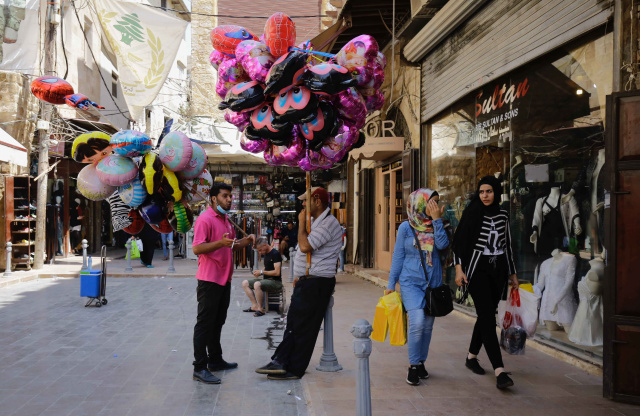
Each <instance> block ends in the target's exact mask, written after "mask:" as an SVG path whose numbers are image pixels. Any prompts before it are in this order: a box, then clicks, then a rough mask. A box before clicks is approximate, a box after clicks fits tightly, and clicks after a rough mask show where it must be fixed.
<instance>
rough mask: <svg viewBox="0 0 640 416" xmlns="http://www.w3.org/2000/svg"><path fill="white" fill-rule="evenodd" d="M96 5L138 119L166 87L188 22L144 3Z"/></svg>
mask: <svg viewBox="0 0 640 416" xmlns="http://www.w3.org/2000/svg"><path fill="white" fill-rule="evenodd" d="M94 4H95V5H96V9H97V10H98V16H99V18H100V23H101V24H102V28H103V29H104V31H105V33H106V36H107V39H108V40H109V44H110V45H111V49H113V52H114V53H115V55H116V58H117V61H118V72H119V74H120V84H121V85H122V90H123V92H124V98H125V101H126V102H127V106H128V107H129V113H130V114H131V118H132V119H134V120H138V119H139V118H140V117H141V116H142V114H143V110H144V107H145V106H148V105H150V104H151V103H152V102H153V100H154V99H155V98H156V96H157V95H158V92H159V91H160V88H161V87H162V84H164V81H165V80H166V78H167V75H168V74H169V71H170V70H171V66H172V65H173V61H174V60H175V59H176V55H177V53H178V49H179V48H180V42H181V41H182V39H183V37H184V31H185V29H186V28H187V24H188V23H187V22H186V21H184V20H182V19H179V18H177V17H173V16H171V15H170V14H169V12H165V11H162V10H160V9H153V8H151V7H148V6H145V5H143V4H140V3H130V2H125V1H117V0H94Z"/></svg>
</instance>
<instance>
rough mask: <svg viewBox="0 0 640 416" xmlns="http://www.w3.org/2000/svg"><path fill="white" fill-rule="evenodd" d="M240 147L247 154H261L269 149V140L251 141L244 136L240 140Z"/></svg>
mask: <svg viewBox="0 0 640 416" xmlns="http://www.w3.org/2000/svg"><path fill="white" fill-rule="evenodd" d="M240 147H241V148H242V150H244V151H245V152H250V153H261V152H264V151H265V150H267V149H268V148H269V140H265V139H261V140H251V139H247V138H246V137H244V135H243V136H242V137H241V138H240Z"/></svg>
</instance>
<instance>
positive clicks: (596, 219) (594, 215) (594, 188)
mask: <svg viewBox="0 0 640 416" xmlns="http://www.w3.org/2000/svg"><path fill="white" fill-rule="evenodd" d="M604 156H605V150H604V149H600V150H599V151H598V155H597V156H596V161H595V167H594V169H593V174H592V176H591V183H590V184H589V185H590V186H591V230H590V231H591V239H592V240H593V242H592V244H591V246H592V247H593V252H594V254H600V252H601V247H600V246H601V245H602V241H600V237H601V236H600V228H601V225H602V224H601V223H602V215H603V214H602V212H601V211H602V208H604V201H601V200H599V199H600V198H599V197H598V193H599V192H598V177H599V176H600V171H601V170H602V167H603V166H604Z"/></svg>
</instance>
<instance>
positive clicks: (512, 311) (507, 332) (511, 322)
mask: <svg viewBox="0 0 640 416" xmlns="http://www.w3.org/2000/svg"><path fill="white" fill-rule="evenodd" d="M503 308H504V310H503V311H502V314H501V315H500V316H501V318H499V320H500V322H501V324H500V325H501V328H502V330H501V331H500V346H501V347H502V349H503V350H505V351H506V352H507V353H508V354H511V355H523V354H524V348H525V343H526V341H527V331H525V329H524V324H523V321H522V307H521V299H520V292H519V291H518V290H517V289H516V288H515V287H512V288H511V289H510V290H509V296H508V297H507V301H506V302H505V304H504V305H503Z"/></svg>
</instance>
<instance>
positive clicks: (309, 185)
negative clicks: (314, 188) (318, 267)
mask: <svg viewBox="0 0 640 416" xmlns="http://www.w3.org/2000/svg"><path fill="white" fill-rule="evenodd" d="M305 213H306V214H307V221H306V222H307V224H306V227H307V235H308V234H309V233H311V172H307V208H306V210H305ZM309 269H311V253H307V273H306V274H307V275H308V274H309Z"/></svg>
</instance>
